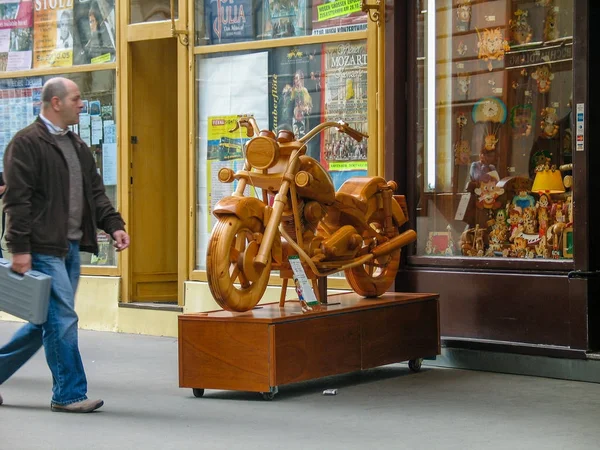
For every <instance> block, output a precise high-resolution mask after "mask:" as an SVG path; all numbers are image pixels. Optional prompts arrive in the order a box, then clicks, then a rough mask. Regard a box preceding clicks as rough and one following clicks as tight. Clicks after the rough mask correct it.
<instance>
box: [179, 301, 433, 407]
mask: <svg viewBox="0 0 600 450" xmlns="http://www.w3.org/2000/svg"><path fill="white" fill-rule="evenodd" d="M327 301H328V303H326V304H320V305H318V306H313V310H312V311H309V312H302V309H301V306H300V303H299V302H297V301H292V302H286V303H285V306H283V307H280V306H279V305H278V304H275V303H273V304H266V305H260V306H258V307H256V308H254V309H253V310H251V311H247V312H244V313H232V312H228V311H214V312H209V313H198V314H183V315H180V316H179V386H180V387H184V388H192V389H193V390H194V395H196V396H197V397H199V396H202V395H203V393H204V389H231V390H241V391H254V392H261V393H263V396H264V397H265V398H267V399H271V398H273V395H274V394H275V393H276V392H277V388H278V386H282V385H284V384H289V383H295V382H299V381H305V380H311V379H315V378H321V377H325V376H329V375H337V374H343V373H348V372H354V371H358V370H362V369H369V368H372V367H377V366H382V365H384V364H391V363H397V362H402V361H409V362H410V363H409V365H410V366H411V369H413V370H415V371H416V370H418V369H419V368H420V362H421V359H422V358H424V357H430V356H435V355H438V354H439V353H440V331H439V303H438V295H437V294H401V293H389V294H385V295H383V296H382V297H379V298H376V299H366V298H363V297H361V296H359V295H357V294H355V293H346V294H336V295H331V296H329V297H328V298H327Z"/></svg>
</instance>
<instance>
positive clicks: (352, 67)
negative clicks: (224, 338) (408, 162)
mask: <svg viewBox="0 0 600 450" xmlns="http://www.w3.org/2000/svg"><path fill="white" fill-rule="evenodd" d="M366 51H367V46H366V42H365V41H349V42H344V43H332V44H315V45H302V46H294V47H282V48H276V49H271V50H264V51H263V50H261V51H252V52H236V53H226V54H223V53H220V54H216V55H210V56H198V59H197V74H196V76H197V92H198V109H197V110H198V117H197V120H198V126H197V130H198V135H197V137H196V139H197V150H198V152H197V155H198V161H197V168H198V173H197V182H198V191H197V243H198V246H197V255H196V261H197V264H196V266H197V268H198V269H204V268H205V260H206V258H205V256H206V245H207V242H208V238H209V235H210V232H211V230H212V227H213V225H214V224H215V221H216V220H215V218H214V216H212V213H211V211H212V208H213V207H214V205H215V204H216V202H217V201H218V200H219V199H221V198H222V197H225V196H227V195H231V194H232V193H233V191H234V189H235V187H236V184H235V183H221V182H219V180H218V178H217V174H218V171H219V170H220V169H221V168H223V167H229V168H232V169H233V170H234V171H237V170H240V169H242V167H243V165H244V144H245V143H246V142H247V141H248V138H247V136H246V134H245V132H242V131H244V130H243V129H241V130H240V129H238V130H236V131H235V132H230V131H229V130H231V129H233V128H235V124H236V121H237V119H238V117H239V116H240V115H251V116H253V117H254V118H255V119H256V121H257V123H258V125H259V127H260V128H261V129H269V130H273V131H274V132H278V131H279V130H283V129H285V130H288V131H292V132H293V133H294V135H295V136H296V137H302V136H304V135H305V134H306V133H307V132H308V131H310V130H311V129H312V128H314V127H315V126H316V125H318V124H319V123H321V122H324V121H338V120H345V121H346V122H347V123H348V124H349V125H350V126H351V127H353V128H355V129H357V130H359V131H361V132H363V133H365V134H366V133H367V101H366V96H367V58H366ZM307 147H308V149H307V155H309V156H311V157H313V158H314V159H316V160H317V161H319V163H320V164H321V165H322V166H324V167H325V168H326V169H327V170H328V171H329V173H330V174H331V176H332V179H333V182H334V184H335V187H336V189H337V188H339V186H340V185H341V184H342V183H343V182H344V181H345V180H346V179H348V178H350V177H352V176H360V175H362V176H365V175H366V174H367V142H366V140H365V141H363V142H360V143H358V142H356V141H353V140H351V139H349V138H346V137H345V135H342V134H340V133H337V132H336V131H335V130H334V129H328V130H326V131H324V132H323V133H320V134H318V135H316V136H315V137H314V138H312V139H311V140H310V141H309V142H308V144H307ZM257 194H258V192H256V191H255V190H254V189H253V188H252V187H251V186H248V187H247V188H246V195H257Z"/></svg>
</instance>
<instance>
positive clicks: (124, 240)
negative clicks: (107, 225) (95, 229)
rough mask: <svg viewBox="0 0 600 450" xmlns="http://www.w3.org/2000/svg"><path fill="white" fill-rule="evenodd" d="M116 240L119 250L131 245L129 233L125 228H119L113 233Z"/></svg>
mask: <svg viewBox="0 0 600 450" xmlns="http://www.w3.org/2000/svg"><path fill="white" fill-rule="evenodd" d="M112 237H113V239H114V240H115V243H114V246H115V248H116V249H117V251H118V252H120V251H122V250H125V249H126V248H127V247H129V235H128V234H127V233H126V232H125V231H124V230H117V231H115V232H114V233H113V235H112Z"/></svg>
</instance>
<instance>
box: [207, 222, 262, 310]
mask: <svg viewBox="0 0 600 450" xmlns="http://www.w3.org/2000/svg"><path fill="white" fill-rule="evenodd" d="M264 229H265V227H264V225H263V223H262V222H261V221H260V220H259V219H257V218H256V217H249V218H247V219H243V220H242V219H240V218H238V217H236V216H226V217H221V218H219V221H218V223H217V224H216V225H215V228H214V229H213V232H212V234H211V236H210V240H209V241H208V252H207V254H206V274H207V277H208V286H209V287H210V291H211V293H212V295H213V297H214V299H215V300H216V302H217V303H218V304H219V306H221V308H223V309H226V310H229V311H240V312H241V311H248V310H250V309H252V308H254V307H255V306H256V304H257V303H258V302H259V301H260V299H261V298H262V296H263V294H264V292H265V289H266V288H267V283H268V281H269V275H270V274H271V262H272V261H271V260H269V262H268V263H267V265H266V266H265V267H263V268H262V269H258V268H257V266H255V265H253V264H252V263H251V261H252V259H253V258H254V256H256V252H257V250H258V246H259V244H258V242H260V239H261V238H262V235H263V233H264Z"/></svg>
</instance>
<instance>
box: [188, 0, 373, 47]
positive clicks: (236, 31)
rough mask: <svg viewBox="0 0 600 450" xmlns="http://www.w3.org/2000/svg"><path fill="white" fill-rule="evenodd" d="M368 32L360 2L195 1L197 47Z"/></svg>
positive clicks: (328, 0) (314, 0) (293, 0)
mask: <svg viewBox="0 0 600 450" xmlns="http://www.w3.org/2000/svg"><path fill="white" fill-rule="evenodd" d="M311 5H312V6H311ZM366 29H367V18H366V15H365V14H364V13H363V12H361V10H360V2H358V1H351V2H349V1H347V0H333V1H330V0H313V1H312V2H310V1H309V0H214V1H207V0H196V30H197V31H196V45H210V44H227V43H232V42H242V41H254V40H261V39H277V38H285V37H294V36H306V35H311V34H313V35H314V34H319V35H320V34H331V33H342V32H348V31H360V30H366Z"/></svg>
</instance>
